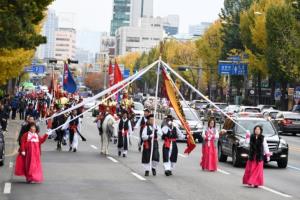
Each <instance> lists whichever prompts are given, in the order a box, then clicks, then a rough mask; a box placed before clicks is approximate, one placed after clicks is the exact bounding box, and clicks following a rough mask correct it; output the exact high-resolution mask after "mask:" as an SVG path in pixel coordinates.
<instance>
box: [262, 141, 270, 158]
mask: <svg viewBox="0 0 300 200" xmlns="http://www.w3.org/2000/svg"><path fill="white" fill-rule="evenodd" d="M263 146H264V155H266V156H268V157H269V156H270V155H271V154H270V150H269V147H268V143H267V140H266V138H264V143H263Z"/></svg>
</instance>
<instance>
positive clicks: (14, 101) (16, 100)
mask: <svg viewBox="0 0 300 200" xmlns="http://www.w3.org/2000/svg"><path fill="white" fill-rule="evenodd" d="M18 107H19V97H18V96H15V97H14V98H13V99H12V101H11V110H12V114H11V119H12V120H15V119H16V115H17V110H18Z"/></svg>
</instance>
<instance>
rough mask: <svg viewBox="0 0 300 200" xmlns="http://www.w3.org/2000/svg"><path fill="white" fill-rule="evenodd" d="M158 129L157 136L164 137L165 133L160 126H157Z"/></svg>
mask: <svg viewBox="0 0 300 200" xmlns="http://www.w3.org/2000/svg"><path fill="white" fill-rule="evenodd" d="M156 129H157V135H159V136H162V134H163V133H162V130H161V128H160V126H157V125H156Z"/></svg>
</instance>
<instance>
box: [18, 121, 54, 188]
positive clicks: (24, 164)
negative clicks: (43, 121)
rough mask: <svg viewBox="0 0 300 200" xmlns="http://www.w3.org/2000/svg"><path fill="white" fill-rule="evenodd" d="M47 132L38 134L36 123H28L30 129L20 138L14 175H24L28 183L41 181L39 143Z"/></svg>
mask: <svg viewBox="0 0 300 200" xmlns="http://www.w3.org/2000/svg"><path fill="white" fill-rule="evenodd" d="M48 135H49V134H48V133H47V134H45V135H43V136H42V137H41V136H39V135H38V134H37V132H36V125H35V124H34V123H32V124H30V129H29V131H28V132H27V133H25V134H24V135H23V136H22V138H21V146H20V150H19V154H18V156H17V158H16V165H15V175H16V176H25V177H26V181H27V182H28V183H31V182H36V183H41V182H42V181H43V170H42V164H41V144H42V143H44V142H45V141H46V140H47V138H48Z"/></svg>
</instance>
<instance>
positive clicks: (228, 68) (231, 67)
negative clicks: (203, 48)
mask: <svg viewBox="0 0 300 200" xmlns="http://www.w3.org/2000/svg"><path fill="white" fill-rule="evenodd" d="M218 71H219V74H221V75H237V76H242V75H247V74H248V64H245V63H240V64H236V63H228V62H226V63H222V62H219V66H218Z"/></svg>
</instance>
